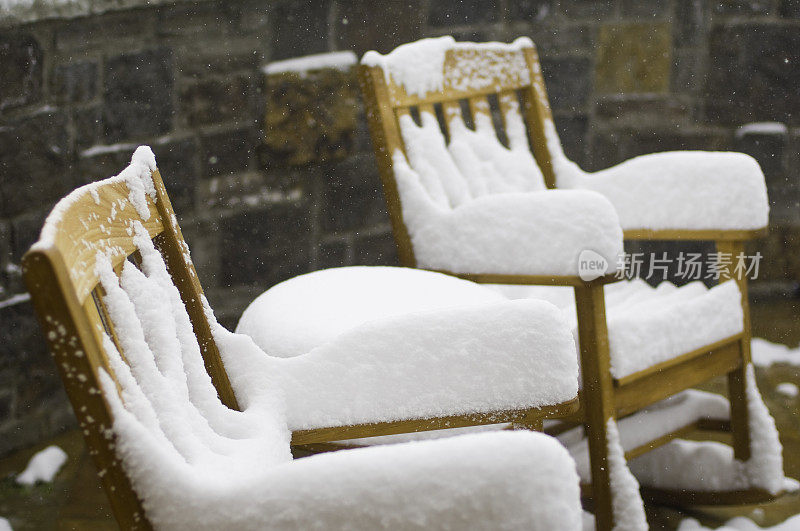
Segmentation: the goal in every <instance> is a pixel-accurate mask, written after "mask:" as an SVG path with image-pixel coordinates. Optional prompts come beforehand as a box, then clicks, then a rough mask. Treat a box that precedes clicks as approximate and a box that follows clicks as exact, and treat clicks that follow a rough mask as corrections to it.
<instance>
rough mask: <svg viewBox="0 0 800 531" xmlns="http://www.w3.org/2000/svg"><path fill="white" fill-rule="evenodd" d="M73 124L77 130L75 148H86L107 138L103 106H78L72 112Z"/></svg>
mask: <svg viewBox="0 0 800 531" xmlns="http://www.w3.org/2000/svg"><path fill="white" fill-rule="evenodd" d="M72 124H73V130H74V131H75V149H76V150H85V149H87V148H89V147H92V146H94V145H97V144H102V143H103V140H104V139H105V127H104V126H103V108H102V107H100V106H93V107H85V108H77V109H74V110H73V112H72Z"/></svg>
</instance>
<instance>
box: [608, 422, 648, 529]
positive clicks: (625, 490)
mask: <svg viewBox="0 0 800 531" xmlns="http://www.w3.org/2000/svg"><path fill="white" fill-rule="evenodd" d="M606 429H607V434H608V454H607V455H608V470H609V483H610V484H611V507H612V510H613V511H614V530H615V531H635V530H641V531H645V530H646V529H647V517H646V516H645V514H644V503H643V502H642V497H641V496H640V495H639V484H638V483H637V482H636V478H635V477H633V475H632V474H631V472H630V470H628V466H627V464H626V463H625V452H624V450H623V449H622V445H621V444H620V440H619V431H618V430H617V424H616V422H614V419H608V424H607V426H606Z"/></svg>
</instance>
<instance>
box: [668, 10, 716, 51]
mask: <svg viewBox="0 0 800 531" xmlns="http://www.w3.org/2000/svg"><path fill="white" fill-rule="evenodd" d="M709 11H710V9H709V3H708V2H706V1H705V0H675V16H674V18H673V38H674V39H675V46H676V47H677V48H689V47H694V46H696V45H698V44H700V40H701V39H702V38H703V36H704V35H705V34H706V33H707V32H708V23H709V20H710V17H711V15H710V13H709Z"/></svg>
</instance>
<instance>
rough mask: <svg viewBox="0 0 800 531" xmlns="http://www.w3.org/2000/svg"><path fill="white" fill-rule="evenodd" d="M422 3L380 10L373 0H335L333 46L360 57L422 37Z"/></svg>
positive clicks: (412, 0) (386, 4)
mask: <svg viewBox="0 0 800 531" xmlns="http://www.w3.org/2000/svg"><path fill="white" fill-rule="evenodd" d="M468 3H469V0H468ZM485 3H486V4H489V3H491V2H485ZM435 4H437V5H438V4H439V2H435ZM422 6H423V3H422V1H421V0H409V1H406V2H402V3H401V2H384V3H382V4H381V6H380V9H375V2H372V1H371V0H348V1H342V0H338V1H337V3H336V5H335V13H336V15H335V19H334V23H335V25H334V34H335V35H336V40H335V42H334V49H337V50H347V49H349V50H353V51H354V52H355V53H356V55H358V56H359V57H360V56H361V55H362V54H364V52H367V51H369V50H377V51H379V52H381V53H386V52H389V51H391V50H392V49H394V48H395V47H397V46H399V45H400V44H403V43H406V42H410V41H414V40H417V39H419V38H420V37H422V26H423V17H424V12H425V10H424V8H423V7H422Z"/></svg>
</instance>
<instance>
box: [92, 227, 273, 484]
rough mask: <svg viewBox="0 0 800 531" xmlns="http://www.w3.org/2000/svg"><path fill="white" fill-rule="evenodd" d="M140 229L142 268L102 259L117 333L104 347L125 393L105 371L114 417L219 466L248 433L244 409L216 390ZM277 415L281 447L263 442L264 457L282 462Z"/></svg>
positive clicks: (182, 453)
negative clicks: (114, 265)
mask: <svg viewBox="0 0 800 531" xmlns="http://www.w3.org/2000/svg"><path fill="white" fill-rule="evenodd" d="M134 230H135V234H134V241H135V243H136V246H137V247H138V249H139V253H140V255H141V258H142V260H141V262H142V263H141V269H139V268H137V267H136V266H134V264H133V263H131V262H130V261H126V262H125V263H124V265H123V268H122V272H121V274H120V276H119V277H117V275H116V273H115V272H114V270H113V269H112V267H111V263H110V261H109V260H108V259H107V258H106V257H104V256H103V255H99V256H98V258H97V264H98V265H97V274H98V276H99V278H100V282H101V285H102V286H103V289H104V291H105V293H106V295H105V296H104V297H103V302H104V303H105V306H106V308H107V311H108V314H109V318H110V320H111V321H112V323H113V327H114V331H115V339H116V342H115V341H113V340H112V339H111V338H110V337H109V336H108V335H107V334H104V338H103V347H104V350H105V351H106V354H107V355H108V359H109V365H110V368H111V370H112V371H113V373H114V377H115V380H116V383H117V384H118V385H119V389H120V390H121V392H120V394H119V395H117V388H116V386H115V385H114V382H113V381H112V380H111V378H110V377H109V376H108V375H107V374H106V373H105V372H101V382H102V384H103V387H104V391H105V393H106V395H107V397H108V398H109V402H110V403H111V404H112V406H113V407H112V409H114V410H115V416H123V417H125V418H127V419H128V421H130V420H131V418H132V419H135V422H136V423H137V425H138V426H139V428H140V429H141V430H143V431H144V432H146V433H147V437H148V439H149V441H148V443H149V444H153V445H154V446H155V447H158V448H160V450H159V451H160V452H165V453H166V454H169V455H172V456H173V458H174V459H175V460H178V461H180V462H185V463H188V464H189V465H197V464H201V463H202V464H204V465H206V466H212V467H213V466H214V463H218V462H219V457H220V455H226V454H230V453H233V452H234V451H235V450H236V446H237V442H236V441H237V439H240V438H242V437H243V436H246V433H245V432H243V431H242V430H243V429H245V428H243V425H242V423H241V422H239V421H238V417H239V416H240V415H241V413H240V412H237V411H235V410H231V409H228V408H227V407H225V406H224V405H223V404H222V402H221V401H220V399H219V397H218V396H217V392H216V389H215V388H214V386H213V384H212V382H211V378H210V377H209V375H208V373H207V372H206V369H205V365H204V363H203V358H202V356H201V353H200V347H199V345H198V342H197V338H196V336H195V334H194V330H193V328H192V324H191V321H190V319H189V315H188V313H187V311H186V308H185V306H184V304H183V301H182V300H181V296H180V293H179V292H178V289H177V288H176V287H175V285H174V283H173V280H172V278H171V277H170V275H169V273H168V272H167V268H166V264H165V263H164V259H163V257H162V256H161V254H160V253H159V252H158V251H157V250H156V249H155V247H154V245H153V242H152V241H151V239H150V237H149V235H148V234H147V232H146V230H145V229H144V227H143V226H142V225H141V224H140V223H138V222H137V223H135V224H134ZM263 418H265V419H268V418H269V416H267V417H263ZM274 419H275V425H274V426H271V427H270V430H267V431H271V430H274V433H275V445H274V447H272V448H270V447H266V448H264V450H265V454H264V456H265V458H266V459H267V460H268V461H272V460H274V462H281V461H284V460H285V459H286V457H287V455H284V454H288V450H287V451H286V452H284V451H282V450H281V447H282V445H283V443H284V442H285V441H284V438H285V437H284V435H283V434H284V432H285V431H286V428H285V426H282V425H281V423H280V420H281V419H282V415H281V414H279V412H276V414H275V416H274ZM116 420H117V419H115V426H116ZM267 424H268V423H267ZM262 427H263V426H262ZM125 442H127V443H131V444H133V443H135V442H134V441H123V443H125ZM270 446H272V445H270ZM123 458H124V455H123ZM126 466H132V465H131V464H130V463H126ZM134 477H135V476H134Z"/></svg>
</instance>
